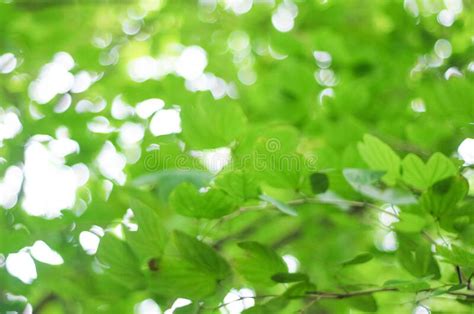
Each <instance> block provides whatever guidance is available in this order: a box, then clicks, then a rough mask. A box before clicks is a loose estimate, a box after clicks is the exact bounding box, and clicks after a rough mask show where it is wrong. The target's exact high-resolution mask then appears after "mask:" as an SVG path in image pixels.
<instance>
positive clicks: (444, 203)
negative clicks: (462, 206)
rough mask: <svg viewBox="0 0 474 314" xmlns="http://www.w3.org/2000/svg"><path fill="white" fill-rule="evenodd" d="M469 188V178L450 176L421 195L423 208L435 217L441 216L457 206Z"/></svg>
mask: <svg viewBox="0 0 474 314" xmlns="http://www.w3.org/2000/svg"><path fill="white" fill-rule="evenodd" d="M468 190H469V184H468V183H467V180H466V179H465V178H464V177H462V176H456V177H449V178H447V179H444V180H442V181H439V182H437V183H435V184H434V185H433V186H432V187H431V188H429V189H428V190H427V191H426V192H424V193H423V194H422V196H421V199H420V203H421V206H422V208H424V209H425V210H426V211H427V212H429V213H431V214H432V215H433V216H435V217H441V216H443V215H445V214H446V213H448V212H449V211H452V210H454V209H455V208H456V205H457V204H458V202H460V201H461V200H463V199H464V197H465V196H466V195H467V192H468Z"/></svg>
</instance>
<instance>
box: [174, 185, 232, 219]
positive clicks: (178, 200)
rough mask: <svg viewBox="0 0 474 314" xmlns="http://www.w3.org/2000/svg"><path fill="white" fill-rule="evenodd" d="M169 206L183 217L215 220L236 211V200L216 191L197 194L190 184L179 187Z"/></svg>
mask: <svg viewBox="0 0 474 314" xmlns="http://www.w3.org/2000/svg"><path fill="white" fill-rule="evenodd" d="M170 205H171V207H172V208H174V210H176V212H177V213H178V214H180V215H183V216H189V217H195V218H208V219H215V218H220V217H222V216H225V215H227V214H230V213H231V212H233V211H234V210H236V209H237V204H236V200H235V199H234V198H233V197H230V196H229V195H227V194H225V193H224V192H222V191H220V190H217V189H212V188H211V189H209V190H208V191H205V192H202V193H201V192H199V191H198V190H197V189H196V187H195V186H194V185H192V184H190V183H183V184H181V185H179V186H178V187H177V188H176V189H175V190H174V191H173V193H172V194H171V196H170Z"/></svg>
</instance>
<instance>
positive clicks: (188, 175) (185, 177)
mask: <svg viewBox="0 0 474 314" xmlns="http://www.w3.org/2000/svg"><path fill="white" fill-rule="evenodd" d="M211 179H212V175H211V174H210V173H209V172H207V171H203V170H182V169H166V170H161V171H157V172H155V173H152V174H146V175H143V176H140V177H138V178H137V179H135V180H134V181H133V182H132V184H133V185H135V186H152V187H156V189H157V190H158V194H159V196H160V198H161V199H162V200H163V201H168V197H169V195H170V194H171V192H172V191H173V190H174V189H175V188H176V187H177V186H179V185H180V184H181V183H183V182H188V183H190V184H192V185H194V186H195V187H197V188H201V187H204V186H207V185H208V184H209V182H210V181H211Z"/></svg>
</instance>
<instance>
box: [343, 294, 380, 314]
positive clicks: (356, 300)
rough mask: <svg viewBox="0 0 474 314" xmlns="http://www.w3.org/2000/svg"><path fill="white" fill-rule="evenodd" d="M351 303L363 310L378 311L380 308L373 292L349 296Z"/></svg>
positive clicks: (352, 305) (353, 306)
mask: <svg viewBox="0 0 474 314" xmlns="http://www.w3.org/2000/svg"><path fill="white" fill-rule="evenodd" d="M349 304H350V306H351V307H352V308H355V309H357V310H359V311H363V312H377V310H378V305H377V301H376V300H375V298H374V296H373V295H371V294H367V295H361V296H357V297H352V298H349Z"/></svg>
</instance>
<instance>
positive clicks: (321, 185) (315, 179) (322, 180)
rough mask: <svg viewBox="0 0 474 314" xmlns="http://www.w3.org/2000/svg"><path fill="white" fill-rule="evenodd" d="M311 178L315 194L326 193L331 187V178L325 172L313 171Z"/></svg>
mask: <svg viewBox="0 0 474 314" xmlns="http://www.w3.org/2000/svg"><path fill="white" fill-rule="evenodd" d="M309 180H310V182H311V189H312V191H313V193H314V194H321V193H324V192H326V191H327V189H328V188H329V178H328V176H327V175H326V174H325V173H321V172H315V173H312V174H311V176H310V178H309Z"/></svg>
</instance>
